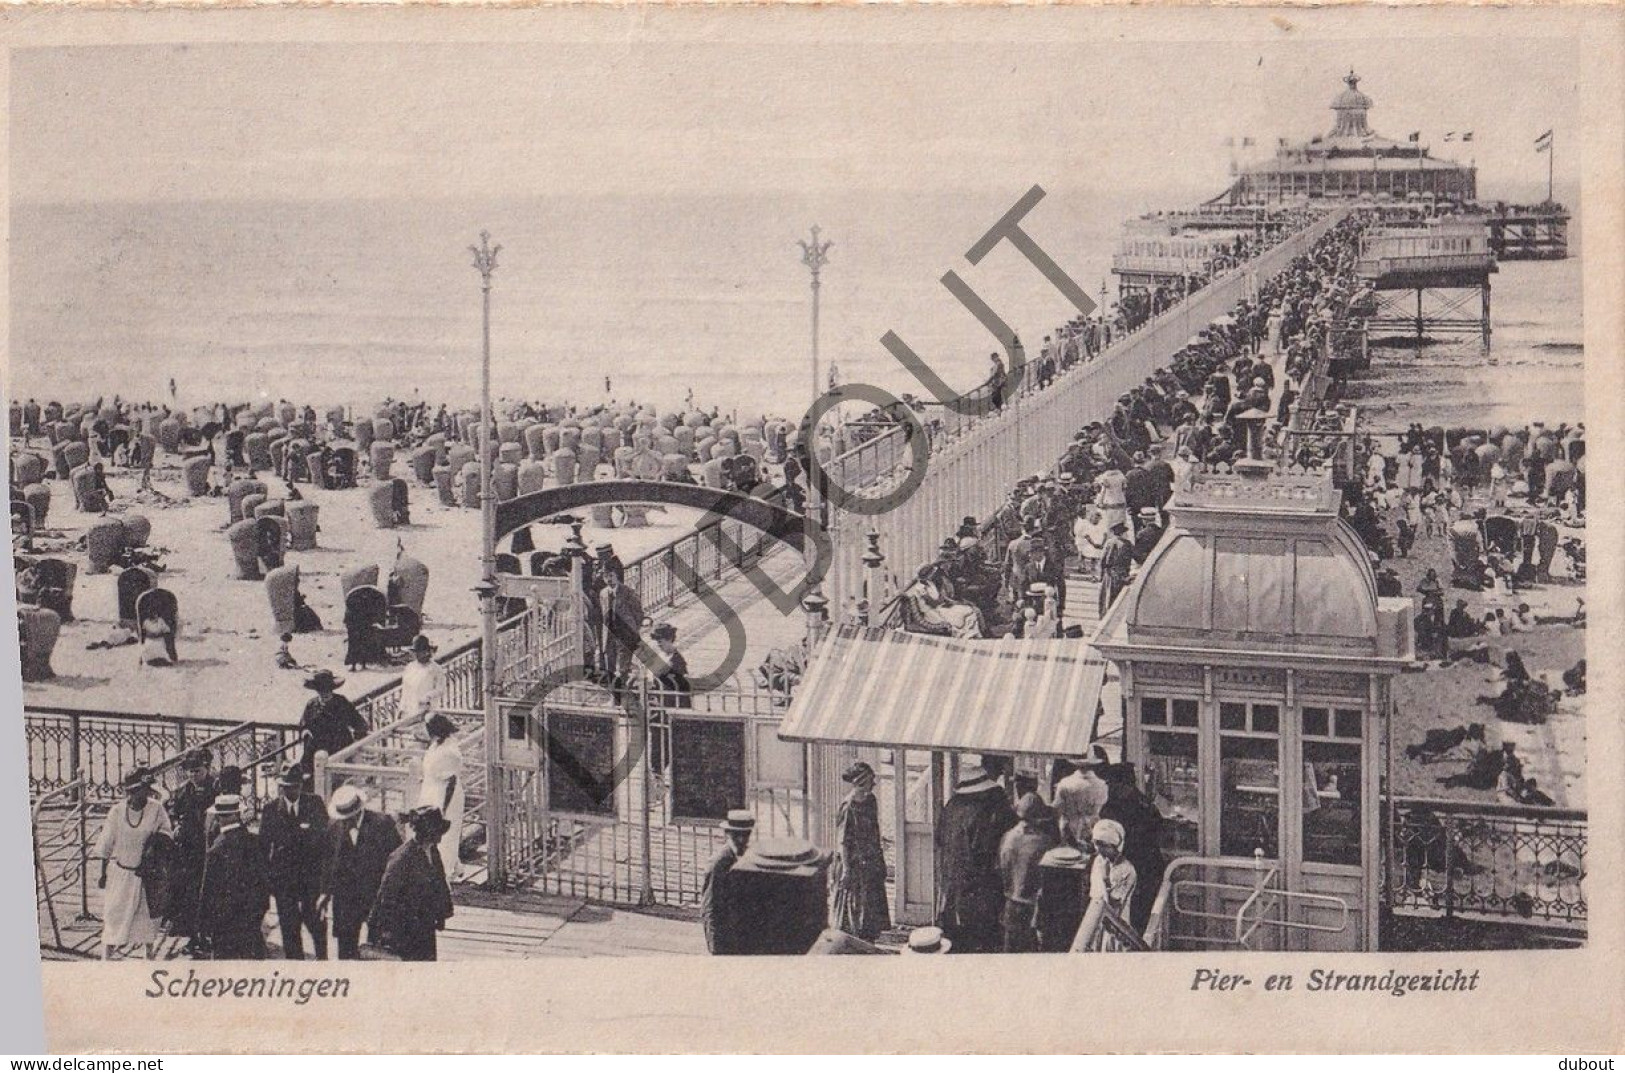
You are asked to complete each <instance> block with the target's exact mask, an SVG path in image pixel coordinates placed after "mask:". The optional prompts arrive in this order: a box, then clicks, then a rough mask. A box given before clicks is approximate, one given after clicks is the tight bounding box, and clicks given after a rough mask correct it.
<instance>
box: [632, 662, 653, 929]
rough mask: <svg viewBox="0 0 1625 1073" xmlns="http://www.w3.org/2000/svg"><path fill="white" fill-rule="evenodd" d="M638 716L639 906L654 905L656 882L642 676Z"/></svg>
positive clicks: (645, 689) (646, 709)
mask: <svg viewBox="0 0 1625 1073" xmlns="http://www.w3.org/2000/svg"><path fill="white" fill-rule="evenodd" d="M638 714H639V716H640V718H639V719H638V720H637V721H636V725H635V727H634V730H635V731H636V732H637V733H638V734H639V735H641V739H642V740H641V741H640V743H639V744H640V746H641V747H642V750H643V755H642V756H641V757H639V758H638V764H639V766H640V767H642V769H643V778H642V779H640V780H639V782H640V783H641V785H642V790H641V792H640V793H639V795H638V796H639V797H641V798H642V802H641V804H642V806H643V807H642V808H641V809H640V810H639V811H640V812H641V813H642V814H643V821H642V824H641V827H640V829H639V831H638V837H639V838H640V839H641V841H642V847H643V876H642V880H643V882H642V888H641V889H640V890H639V891H638V904H639V905H653V904H654V900H655V882H654V862H653V860H652V859H651V858H652V856H653V853H652V845H653V841H654V840H653V837H652V833H651V831H650V825H651V823H652V821H651V819H650V817H649V808H650V793H649V783H650V780H651V779H652V778H653V777H654V772H653V770H652V765H651V764H650V762H649V751H650V750H649V745H650V742H649V737H650V727H649V679H648V678H646V677H641V676H640V677H639V679H638Z"/></svg>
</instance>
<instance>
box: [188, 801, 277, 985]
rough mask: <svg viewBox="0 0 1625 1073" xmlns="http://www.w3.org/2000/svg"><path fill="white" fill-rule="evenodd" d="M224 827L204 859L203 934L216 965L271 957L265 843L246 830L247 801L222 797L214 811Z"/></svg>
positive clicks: (200, 921)
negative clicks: (267, 940)
mask: <svg viewBox="0 0 1625 1073" xmlns="http://www.w3.org/2000/svg"><path fill="white" fill-rule="evenodd" d="M209 815H210V816H211V817H213V818H214V819H215V821H216V822H217V823H218V824H219V825H220V830H219V833H217V834H216V835H215V836H214V842H213V843H211V844H210V846H209V853H208V856H206V857H205V858H204V859H203V887H202V891H201V893H200V894H199V895H198V935H199V937H200V938H202V939H204V940H205V941H206V942H207V943H208V949H209V956H210V957H211V958H213V959H214V960H216V961H239V960H263V959H264V958H265V932H264V925H265V911H266V910H267V909H269V908H270V904H271V892H270V888H269V887H268V886H267V884H266V881H265V858H264V856H263V855H262V854H261V852H260V844H259V839H257V838H255V837H254V836H253V835H252V834H250V833H249V832H248V828H246V827H244V826H243V813H242V798H240V797H238V796H237V795H236V794H221V795H220V796H219V797H217V798H215V799H214V804H213V805H211V806H210V807H209Z"/></svg>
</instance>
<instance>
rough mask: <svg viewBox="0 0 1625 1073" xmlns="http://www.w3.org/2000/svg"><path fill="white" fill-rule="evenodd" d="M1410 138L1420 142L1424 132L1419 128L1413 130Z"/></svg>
mask: <svg viewBox="0 0 1625 1073" xmlns="http://www.w3.org/2000/svg"><path fill="white" fill-rule="evenodd" d="M1410 140H1411V141H1413V142H1420V141H1421V140H1422V132H1421V131H1419V130H1413V131H1411V136H1410Z"/></svg>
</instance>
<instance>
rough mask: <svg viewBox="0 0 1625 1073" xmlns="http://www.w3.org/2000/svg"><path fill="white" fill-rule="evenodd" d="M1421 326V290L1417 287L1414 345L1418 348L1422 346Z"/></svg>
mask: <svg viewBox="0 0 1625 1073" xmlns="http://www.w3.org/2000/svg"><path fill="white" fill-rule="evenodd" d="M1423 324H1424V321H1423V318H1422V288H1421V287H1418V288H1416V345H1417V346H1418V347H1420V346H1421V345H1422V327H1423Z"/></svg>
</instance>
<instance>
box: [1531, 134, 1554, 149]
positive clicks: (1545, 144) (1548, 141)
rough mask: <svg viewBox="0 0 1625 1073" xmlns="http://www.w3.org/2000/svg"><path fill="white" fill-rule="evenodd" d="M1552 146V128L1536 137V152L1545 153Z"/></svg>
mask: <svg viewBox="0 0 1625 1073" xmlns="http://www.w3.org/2000/svg"><path fill="white" fill-rule="evenodd" d="M1551 147H1552V132H1551V131H1550V130H1548V131H1547V132H1546V133H1545V134H1542V135H1541V136H1540V137H1538V138H1536V139H1535V152H1537V153H1544V152H1545V151H1546V150H1548V149H1550V148H1551Z"/></svg>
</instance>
